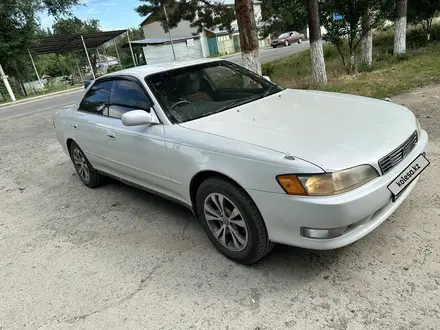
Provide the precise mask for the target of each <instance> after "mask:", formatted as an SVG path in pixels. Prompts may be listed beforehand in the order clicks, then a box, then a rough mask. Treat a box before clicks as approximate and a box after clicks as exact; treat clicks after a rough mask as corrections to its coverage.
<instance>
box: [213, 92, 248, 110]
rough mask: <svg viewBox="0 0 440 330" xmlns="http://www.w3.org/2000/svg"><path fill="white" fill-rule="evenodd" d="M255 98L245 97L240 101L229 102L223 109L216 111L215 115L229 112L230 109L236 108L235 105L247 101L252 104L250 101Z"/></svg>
mask: <svg viewBox="0 0 440 330" xmlns="http://www.w3.org/2000/svg"><path fill="white" fill-rule="evenodd" d="M254 98H255V97H253V96H251V97H249V96H245V97H241V98H239V99H235V100H232V101H231V102H229V103H228V104H226V105H225V106H223V107H221V108H220V109H217V110H215V111H214V113H217V112H222V111H224V110H228V109H230V108H232V107H234V106H235V105H237V104H241V103H243V102H244V101H247V100H249V102H250V101H252V100H253V99H254Z"/></svg>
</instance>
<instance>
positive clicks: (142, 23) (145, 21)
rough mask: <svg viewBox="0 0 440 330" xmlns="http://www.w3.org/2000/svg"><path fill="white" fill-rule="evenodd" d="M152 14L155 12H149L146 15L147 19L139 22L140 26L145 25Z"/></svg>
mask: <svg viewBox="0 0 440 330" xmlns="http://www.w3.org/2000/svg"><path fill="white" fill-rule="evenodd" d="M152 14H153V13H148V14H147V15H146V16H145V19H144V20H143V21H142V22H141V24H139V26H143V25H144V24H145V23H147V21H148V19H149V18H150V16H151V15H152Z"/></svg>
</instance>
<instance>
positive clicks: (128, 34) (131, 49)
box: [127, 30, 137, 66]
mask: <svg viewBox="0 0 440 330" xmlns="http://www.w3.org/2000/svg"><path fill="white" fill-rule="evenodd" d="M127 39H128V45H129V46H130V52H131V58H132V59H133V64H134V66H137V63H136V59H135V57H134V53H133V47H132V46H131V40H130V33H129V31H128V30H127Z"/></svg>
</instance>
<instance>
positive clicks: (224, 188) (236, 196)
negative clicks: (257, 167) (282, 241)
mask: <svg viewBox="0 0 440 330" xmlns="http://www.w3.org/2000/svg"><path fill="white" fill-rule="evenodd" d="M197 215H198V217H199V219H200V220H201V222H202V225H203V228H204V229H205V232H206V233H207V235H208V237H209V238H210V240H211V241H212V243H213V244H214V246H215V247H216V248H217V249H218V250H219V251H220V252H222V253H223V254H224V255H226V256H227V257H228V258H230V259H232V260H234V261H236V262H239V263H241V264H247V265H249V264H252V263H254V262H257V261H258V260H260V259H261V258H263V257H264V256H265V255H266V254H267V253H269V252H270V250H271V249H272V247H273V246H274V243H272V242H270V241H269V238H268V235H267V231H266V226H265V224H264V221H263V217H262V216H261V214H260V212H259V210H258V208H257V206H256V205H255V203H254V202H253V200H252V199H251V198H250V197H249V195H248V194H247V193H246V192H245V191H244V190H243V189H242V188H240V187H239V186H237V185H236V184H234V183H233V182H230V181H228V180H225V179H223V178H220V177H213V178H210V179H207V180H206V181H204V182H203V183H202V184H201V185H200V188H199V190H198V191H197Z"/></svg>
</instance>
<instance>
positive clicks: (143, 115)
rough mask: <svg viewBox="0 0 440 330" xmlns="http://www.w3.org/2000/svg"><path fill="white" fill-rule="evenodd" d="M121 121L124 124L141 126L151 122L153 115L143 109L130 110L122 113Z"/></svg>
mask: <svg viewBox="0 0 440 330" xmlns="http://www.w3.org/2000/svg"><path fill="white" fill-rule="evenodd" d="M121 120H122V123H123V124H124V125H125V126H141V125H150V124H152V123H153V115H152V114H151V111H150V112H146V111H144V110H132V111H128V112H126V113H124V114H123V115H122V118H121Z"/></svg>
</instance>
